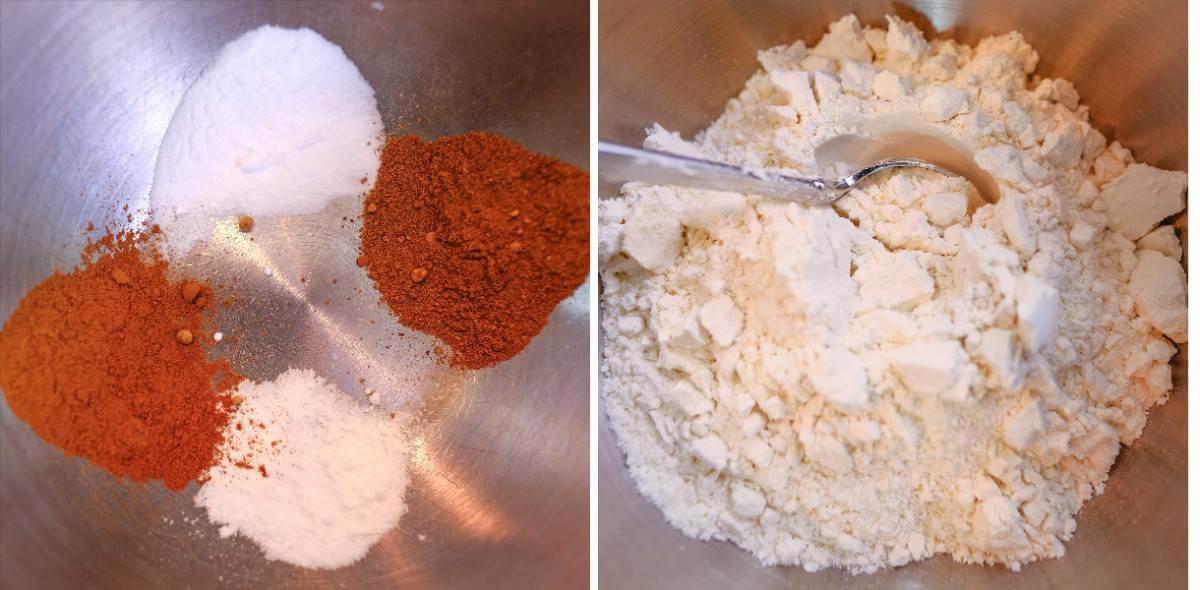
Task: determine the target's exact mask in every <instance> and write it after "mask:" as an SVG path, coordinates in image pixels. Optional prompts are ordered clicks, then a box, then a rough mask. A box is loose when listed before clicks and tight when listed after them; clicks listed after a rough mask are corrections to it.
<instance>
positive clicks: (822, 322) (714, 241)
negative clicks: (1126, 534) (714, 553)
mask: <svg viewBox="0 0 1200 590" xmlns="http://www.w3.org/2000/svg"><path fill="white" fill-rule="evenodd" d="M888 21H889V24H888V27H887V29H886V30H881V29H874V28H869V27H862V26H861V25H860V24H859V23H858V21H857V20H856V19H855V18H854V17H853V16H848V17H846V18H844V19H842V20H839V21H838V22H837V23H834V24H833V25H831V26H830V31H829V34H828V35H827V36H826V37H825V38H824V39H822V40H821V42H820V43H818V44H817V46H816V47H815V48H813V49H811V50H809V49H807V48H806V47H805V46H804V45H803V44H802V43H796V44H793V45H789V46H782V47H776V48H773V49H769V50H766V51H763V52H760V54H759V61H760V62H761V63H762V65H763V67H764V70H763V71H760V72H759V73H757V74H755V75H754V76H753V77H751V79H750V80H749V81H748V82H747V84H746V87H745V89H744V90H743V91H742V92H741V94H739V95H738V97H737V98H734V99H733V100H731V101H730V102H729V104H728V106H727V108H726V110H725V112H724V114H722V115H721V116H720V117H719V118H718V119H717V120H716V121H715V122H713V124H712V125H711V126H709V127H708V128H707V129H706V130H704V131H703V132H701V133H700V134H699V135H698V136H697V137H696V138H695V140H694V141H690V142H688V141H685V140H683V139H682V138H681V137H679V136H678V135H677V134H674V133H672V132H669V131H667V130H665V129H663V128H662V127H659V126H655V127H654V128H653V129H651V130H650V134H649V137H648V138H647V139H646V145H647V146H648V147H652V148H655V149H666V150H669V151H674V152H677V153H682V154H688V155H700V156H704V157H709V158H713V159H717V160H721V161H725V162H729V163H731V164H735V165H740V166H747V167H751V168H766V169H770V170H783V171H788V172H792V173H799V174H814V173H816V172H817V170H816V163H815V160H814V155H813V154H814V148H815V146H816V145H818V144H820V143H821V142H823V141H824V140H826V139H828V138H830V137H832V136H835V135H840V134H844V133H851V132H856V131H858V132H861V131H862V130H863V129H864V128H865V127H867V126H869V124H870V122H871V121H872V119H873V118H874V117H877V116H879V115H882V114H887V115H894V114H903V115H905V116H908V117H913V118H917V119H918V120H923V121H925V122H926V123H927V124H928V126H929V127H930V128H931V129H933V130H937V131H939V132H941V133H944V134H948V135H949V136H951V137H952V138H954V139H957V140H958V141H960V142H962V143H963V144H964V145H965V146H966V147H967V148H969V149H970V150H971V151H972V152H973V153H974V154H975V160H976V163H977V164H979V165H980V166H981V167H982V168H983V169H984V170H986V171H987V172H989V173H990V174H991V175H992V176H993V177H994V178H995V180H996V181H997V183H998V185H999V188H1000V193H1001V200H1000V201H999V202H998V203H996V204H991V205H984V206H982V207H980V208H978V209H977V210H975V211H973V212H969V211H968V206H967V205H968V195H969V193H970V192H971V191H972V190H973V189H972V187H970V186H969V185H968V184H967V183H966V182H965V181H963V180H962V179H959V178H952V177H946V176H941V175H937V174H934V173H929V172H926V171H921V170H904V171H896V172H891V173H887V174H884V175H881V176H879V177H878V178H872V180H871V181H869V182H867V183H866V184H865V185H864V186H862V187H861V188H858V189H855V190H853V191H851V192H850V193H849V194H848V195H847V196H846V197H844V198H843V199H842V200H840V201H839V202H838V203H837V204H836V205H835V207H834V208H811V209H810V208H803V207H800V206H798V205H796V204H789V203H781V202H772V201H769V200H763V199H761V198H758V197H754V196H746V195H737V194H728V193H714V192H705V191H698V190H691V189H683V188H667V187H655V186H646V185H641V184H629V185H626V186H625V187H624V188H623V191H622V193H623V194H622V196H621V197H620V198H616V199H612V200H605V201H602V202H601V206H600V235H599V239H598V241H599V250H600V258H601V264H602V270H601V280H603V281H604V289H603V296H602V304H603V310H604V314H603V329H604V333H605V342H606V344H605V358H604V362H603V369H602V370H603V375H604V380H603V391H602V393H603V398H604V400H605V407H606V409H607V412H608V416H609V418H610V422H611V424H612V427H613V429H614V431H615V433H616V434H617V438H618V441H619V443H620V445H621V447H622V448H623V450H624V451H625V453H626V459H627V463H628V466H629V470H630V473H631V474H632V476H633V478H634V480H635V481H636V483H637V486H638V489H639V490H640V491H641V493H642V494H643V495H645V496H646V497H648V498H649V499H650V500H651V501H652V502H654V503H655V504H656V505H658V506H659V508H661V509H662V511H663V513H664V515H665V516H666V518H667V520H668V521H669V522H670V523H671V524H673V525H674V526H676V527H678V528H680V529H681V530H682V531H683V532H685V533H686V534H688V535H690V536H693V537H697V538H700V539H719V540H729V541H732V542H734V543H736V544H738V545H739V546H741V547H743V548H745V549H746V550H748V551H750V552H752V553H753V554H754V555H755V556H757V557H758V558H759V559H760V560H761V561H762V562H763V563H765V564H786V565H801V566H803V567H804V568H805V569H807V570H810V571H811V570H818V569H822V568H826V567H842V568H847V569H849V570H851V571H853V572H856V573H863V572H871V571H874V570H876V569H878V568H881V567H891V566H900V565H903V564H905V563H908V562H911V561H915V560H920V559H925V558H928V557H930V556H933V555H935V554H941V553H946V554H950V555H951V556H953V557H954V558H955V559H957V560H960V561H964V562H970V563H989V564H991V563H999V564H1005V565H1007V566H1009V567H1012V568H1014V569H1017V568H1019V567H1020V566H1021V564H1024V563H1027V562H1029V561H1033V560H1036V559H1039V558H1044V557H1055V556H1060V555H1062V554H1063V552H1064V545H1063V543H1064V542H1065V541H1067V540H1069V539H1070V538H1071V536H1072V534H1073V533H1074V531H1075V526H1076V524H1075V518H1074V515H1075V513H1076V512H1078V511H1079V509H1080V507H1081V506H1082V504H1083V502H1084V501H1086V500H1087V499H1089V498H1091V497H1092V496H1094V495H1095V494H1098V493H1100V492H1101V491H1103V489H1104V483H1105V480H1106V479H1107V477H1108V470H1109V468H1110V467H1111V465H1112V463H1113V461H1114V459H1115V458H1116V456H1117V454H1118V452H1119V450H1120V446H1121V444H1129V443H1131V442H1132V441H1133V440H1134V439H1136V438H1137V437H1138V436H1139V435H1140V434H1141V432H1142V428H1143V426H1144V424H1145V421H1146V416H1147V412H1148V410H1149V409H1150V408H1152V407H1153V406H1155V405H1157V404H1160V403H1163V402H1164V401H1165V400H1166V399H1167V396H1168V395H1169V394H1170V390H1171V371H1170V367H1169V365H1168V362H1169V360H1170V359H1171V357H1172V355H1174V353H1175V347H1174V345H1173V344H1172V340H1174V341H1175V342H1184V341H1185V339H1186V280H1185V277H1184V273H1183V269H1182V267H1181V265H1180V262H1179V258H1180V253H1181V247H1180V246H1179V240H1178V238H1176V237H1175V234H1174V231H1173V229H1172V228H1170V227H1169V226H1164V227H1161V228H1158V229H1155V226H1157V225H1158V224H1159V223H1161V222H1162V220H1163V219H1164V218H1166V217H1168V216H1170V215H1172V214H1174V213H1177V212H1179V211H1180V210H1182V209H1183V207H1184V191H1185V186H1186V177H1185V176H1184V175H1183V174H1182V173H1178V172H1167V171H1162V170H1158V169H1155V168H1152V167H1149V166H1144V165H1141V164H1134V163H1133V159H1132V156H1131V155H1130V154H1129V152H1128V150H1126V149H1125V148H1123V147H1122V146H1121V145H1120V144H1119V143H1117V142H1113V143H1111V144H1109V145H1107V146H1106V145H1105V141H1104V138H1103V136H1102V135H1100V134H1099V133H1098V132H1097V131H1096V130H1095V129H1093V128H1092V127H1091V126H1090V125H1089V124H1088V110H1087V107H1086V106H1082V105H1080V104H1079V96H1078V94H1077V93H1076V92H1075V90H1074V88H1073V87H1072V86H1071V84H1070V83H1069V82H1066V81H1062V80H1039V79H1037V78H1033V79H1031V74H1032V72H1033V71H1034V69H1035V68H1036V65H1037V54H1036V53H1035V52H1034V51H1033V49H1032V48H1031V47H1030V46H1029V45H1028V44H1027V43H1026V42H1025V41H1024V39H1023V38H1022V37H1021V36H1020V35H1019V34H1017V33H1010V34H1007V35H1001V36H997V37H991V38H988V39H985V40H983V41H982V42H981V43H980V44H979V45H978V46H977V47H975V48H972V47H969V46H966V45H962V44H959V43H956V42H954V41H949V40H932V41H927V40H925V39H924V38H923V37H922V36H921V34H920V33H919V32H918V31H917V29H916V28H915V27H913V26H912V25H911V24H909V23H906V22H904V21H902V20H899V19H896V18H889V19H888ZM1135 241H1136V243H1135Z"/></svg>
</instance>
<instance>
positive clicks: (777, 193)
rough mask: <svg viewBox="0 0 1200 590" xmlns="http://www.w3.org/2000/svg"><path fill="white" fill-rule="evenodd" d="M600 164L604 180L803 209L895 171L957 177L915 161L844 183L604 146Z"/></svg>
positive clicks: (884, 165)
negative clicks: (749, 197) (768, 200)
mask: <svg viewBox="0 0 1200 590" xmlns="http://www.w3.org/2000/svg"><path fill="white" fill-rule="evenodd" d="M596 149H597V151H598V153H597V160H596V164H597V165H598V166H599V167H600V172H599V173H600V174H602V175H603V176H604V177H605V178H607V179H609V180H612V181H615V182H620V181H629V180H636V181H639V182H646V183H650V184H670V185H675V186H686V187H691V188H698V189H707V190H715V191H727V192H735V193H749V194H756V195H763V196H768V197H774V198H777V199H782V200H785V201H794V202H796V203H800V204H802V205H828V204H830V203H833V202H834V201H836V200H838V199H839V198H841V196H842V195H844V194H846V192H847V191H849V190H850V189H852V188H854V186H855V185H857V184H858V183H860V182H862V181H864V180H866V179H867V178H869V177H870V176H871V175H872V174H875V173H876V172H882V171H884V170H889V169H892V168H924V169H926V170H933V171H935V172H941V173H943V174H953V172H950V171H949V170H945V169H943V168H941V167H939V166H937V165H936V164H931V163H929V162H926V161H924V160H917V159H913V158H892V159H888V160H881V161H878V162H875V163H873V164H870V165H868V166H865V167H863V168H861V169H859V170H856V171H854V172H852V173H850V174H849V175H846V176H843V177H841V178H833V179H824V178H802V177H799V176H792V175H790V174H780V173H776V172H772V171H765V170H759V171H748V170H745V169H743V168H739V167H737V166H732V165H730V164H725V163H723V162H715V161H712V160H701V159H699V158H691V157H688V156H681V155H679V154H672V153H668V152H660V151H656V150H647V149H642V148H635V147H629V146H626V145H617V144H614V143H608V142H606V141H601V142H600V143H599V145H598V146H597V148H596Z"/></svg>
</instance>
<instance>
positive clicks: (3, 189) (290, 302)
mask: <svg viewBox="0 0 1200 590" xmlns="http://www.w3.org/2000/svg"><path fill="white" fill-rule="evenodd" d="M0 23H2V25H0V120H3V133H2V134H0V138H2V141H0V316H4V317H7V316H8V314H9V313H11V312H12V310H13V309H15V307H16V305H17V303H18V301H19V300H20V298H21V297H22V296H23V294H24V293H25V292H26V291H27V290H28V289H30V288H31V287H33V286H34V285H35V284H37V283H38V282H39V281H41V280H42V279H43V278H45V277H46V276H47V275H49V274H50V272H51V271H52V270H53V269H54V268H55V267H58V268H63V269H67V268H70V267H72V266H74V264H75V262H76V261H77V257H78V251H79V248H80V246H81V245H82V243H83V237H82V235H81V233H82V230H83V228H84V227H85V226H86V225H87V223H88V222H93V223H95V224H96V225H97V226H102V225H103V224H105V223H109V222H120V221H122V220H123V217H124V213H123V212H122V211H121V207H122V206H124V205H129V206H130V209H131V210H137V209H140V208H144V207H145V206H146V204H147V201H146V196H147V193H148V190H149V188H150V183H151V181H152V176H153V171H154V163H155V157H156V154H157V148H158V144H159V142H160V141H161V139H162V136H163V134H164V132H165V130H166V127H167V124H168V123H169V121H170V117H171V114H172V113H173V111H174V109H175V106H176V105H177V104H178V102H179V100H180V98H181V97H182V95H183V92H184V91H185V90H186V89H187V87H188V85H189V84H190V83H191V82H192V81H193V80H194V79H195V78H196V77H197V76H198V75H199V73H200V71H201V69H202V68H203V67H204V65H205V64H206V63H207V62H208V61H209V60H210V59H211V58H212V57H213V56H214V55H215V54H216V52H217V51H218V50H219V49H220V47H221V46H222V45H223V44H225V43H226V42H228V41H231V40H233V39H234V38H236V37H237V36H238V35H240V34H242V33H244V32H246V31H248V30H251V29H253V28H255V27H258V26H260V25H263V24H277V25H281V26H288V27H300V26H307V27H310V28H312V29H314V30H316V31H317V32H319V33H321V34H322V35H324V36H325V37H326V38H328V39H329V40H330V41H332V42H334V43H336V44H338V45H340V46H341V47H342V48H343V49H344V50H345V52H346V54H347V55H348V56H349V57H350V59H351V60H353V61H354V62H355V63H356V64H357V65H358V67H359V69H360V70H361V71H362V73H363V75H364V76H365V77H366V79H367V80H368V81H369V82H370V83H371V85H372V86H373V87H374V88H375V91H376V96H377V99H378V101H379V106H380V111H381V112H382V114H383V118H384V121H385V124H386V125H387V127H388V131H389V132H391V133H416V134H420V135H423V136H426V137H436V136H440V135H445V134H453V133H461V132H465V131H468V130H485V131H496V132H500V133H503V134H505V135H507V136H509V137H511V138H513V139H516V140H517V141H519V142H521V143H523V144H524V145H526V146H527V147H529V148H530V149H533V150H537V151H540V152H543V153H548V154H550V155H553V156H557V157H559V158H562V159H564V160H566V161H568V162H571V163H574V164H576V165H579V166H583V167H586V166H587V163H588V123H587V120H588V118H587V117H588V112H589V97H588V92H589V90H588V11H587V4H586V3H559V2H525V3H521V4H518V5H512V6H507V5H505V6H501V5H498V4H495V3H491V2H486V1H484V2H460V3H441V2H425V3H412V2H374V3H372V2H366V1H363V2H354V3H311V2H254V3H236V4H234V3H215V2H186V3H158V2H155V3H144V4H120V5H115V4H108V5H97V4H92V5H87V4H76V3H60V4H42V3H4V4H3V5H0ZM359 207H360V205H359V203H358V202H357V200H356V199H350V200H346V201H343V202H338V203H334V204H332V205H330V206H329V207H328V208H327V209H326V210H324V211H321V212H319V213H317V214H313V215H307V216H298V217H292V218H285V219H276V220H263V222H262V223H263V225H261V226H259V227H261V228H262V229H264V230H265V231H262V232H259V231H258V229H256V231H255V235H256V236H258V239H257V240H256V242H255V244H254V245H253V247H250V246H249V244H248V243H245V242H239V241H238V240H236V239H218V240H214V242H213V244H212V246H211V247H210V248H208V249H207V250H205V251H204V252H202V253H200V254H199V255H196V256H192V257H190V258H189V259H188V260H187V267H186V269H185V270H187V271H188V272H189V273H195V274H198V275H199V276H211V277H213V279H214V281H215V282H224V283H226V284H227V285H230V289H232V294H234V295H237V296H239V297H241V298H243V299H244V300H246V301H251V302H252V303H253V305H251V306H248V307H247V308H246V309H245V310H244V311H242V312H231V313H228V314H226V315H225V317H223V318H222V319H221V325H222V328H223V329H224V331H225V333H226V334H227V335H235V334H240V335H242V336H243V337H245V338H246V340H243V342H242V343H241V348H242V350H243V351H247V350H250V349H251V348H252V349H254V351H255V352H254V353H253V354H252V355H241V356H239V357H237V358H238V362H239V365H240V366H239V369H240V370H244V372H245V374H246V375H247V376H248V377H250V378H253V379H271V378H274V377H275V376H276V375H277V374H279V373H280V372H282V371H283V370H284V369H286V368H287V367H288V366H307V367H312V368H314V369H316V370H317V371H318V372H319V373H321V374H323V376H325V377H326V378H328V379H331V380H333V381H336V382H337V383H338V384H339V385H340V386H341V387H342V389H344V390H345V391H347V392H348V393H349V394H351V395H354V396H356V397H358V398H360V399H361V398H362V397H363V396H364V395H365V389H366V388H367V387H373V388H375V389H377V390H379V391H380V392H388V393H387V395H386V396H385V398H386V399H387V401H386V402H385V405H390V406H392V407H396V408H401V407H402V408H411V409H414V410H417V411H418V414H419V418H418V427H417V429H416V432H415V433H414V436H416V437H417V438H418V439H419V441H420V447H419V449H418V451H416V453H415V455H414V456H413V458H412V460H411V462H410V475H411V478H412V484H410V488H409V493H408V499H407V503H408V506H409V512H408V514H407V515H406V516H405V517H404V518H403V519H402V520H401V524H400V526H399V527H398V528H397V529H396V530H394V531H392V532H391V533H389V534H388V535H387V536H385V537H384V539H383V540H382V541H381V542H380V543H379V544H378V545H377V546H376V547H375V548H374V549H372V551H371V552H370V553H369V554H368V555H367V557H366V558H365V559H364V560H363V561H361V562H359V563H357V564H355V565H353V566H350V567H347V568H343V569H341V570H336V571H333V572H318V571H307V570H301V569H299V568H295V567H292V566H288V565H285V564H281V563H278V562H267V561H266V560H265V559H263V557H262V555H261V553H260V552H259V551H258V549H256V548H255V547H254V545H253V544H252V543H250V542H249V541H247V540H245V539H240V538H234V539H219V538H218V535H217V530H216V527H215V526H212V525H211V524H209V523H208V522H207V520H206V519H205V517H204V514H203V511H202V510H200V509H197V508H195V507H194V506H193V505H192V501H191V496H192V493H193V492H194V490H195V486H194V485H193V486H192V487H191V488H189V490H187V491H186V492H184V493H182V494H175V493H171V492H168V491H166V490H165V489H164V488H163V487H162V486H161V485H158V484H153V485H148V486H145V487H142V486H137V485H132V484H128V483H123V482H121V481H118V480H116V479H114V478H112V477H110V476H109V475H108V474H106V473H104V472H102V471H100V470H99V469H97V468H94V467H92V466H90V465H89V464H88V463H87V462H85V461H83V460H81V459H68V458H65V457H64V456H63V455H62V453H61V452H59V451H58V450H56V449H54V448H52V447H50V446H49V445H47V444H45V443H43V442H42V441H41V440H40V439H39V438H38V437H37V436H36V435H35V434H34V433H33V432H32V431H31V430H30V429H29V428H28V427H27V426H26V425H25V424H24V423H22V422H21V421H20V420H19V419H18V418H16V417H15V416H14V415H13V414H12V412H11V410H9V408H8V407H7V405H6V404H0V408H2V409H0V424H2V430H0V497H2V498H3V502H2V504H0V523H3V524H2V525H0V526H2V531H3V534H2V535H0V562H2V563H3V564H4V566H3V568H2V580H3V584H2V585H3V586H5V587H10V586H11V587H13V588H27V587H28V588H32V587H55V588H68V587H83V586H88V587H111V588H135V587H191V588H208V587H219V586H227V585H230V584H232V585H234V586H255V587H263V586H300V587H304V586H312V587H340V586H344V587H373V586H380V585H383V584H388V585H400V584H414V585H420V586H434V587H462V586H467V587H470V586H481V585H484V584H490V585H494V584H495V583H496V581H497V580H499V581H502V582H504V583H503V584H502V585H505V586H506V585H510V584H515V583H517V582H518V581H520V582H521V583H524V584H532V585H535V586H539V587H552V586H557V585H561V584H564V583H574V582H579V581H580V580H583V579H585V577H586V575H587V548H588V534H587V529H586V527H584V526H582V523H583V522H585V520H584V516H582V515H585V514H586V513H587V506H588V439H587V432H588V406H589V404H588V373H587V371H588V315H587V311H586V310H587V308H586V301H587V288H588V287H586V286H585V287H583V288H581V289H580V291H579V292H578V293H576V295H575V296H574V297H572V298H571V299H569V300H568V301H567V302H564V304H563V305H560V306H559V308H558V309H557V310H556V312H555V314H554V315H553V317H552V318H551V321H550V323H549V325H548V326H547V327H546V328H545V330H544V331H543V332H542V333H541V335H540V336H538V337H537V338H536V339H535V340H534V341H533V343H532V344H531V345H530V347H529V348H528V349H527V350H526V351H525V352H524V353H523V354H521V355H520V356H519V357H517V358H516V359H514V360H511V361H509V362H506V363H503V364H501V365H500V366H498V367H495V368H493V369H489V370H485V371H481V372H476V373H470V374H468V373H461V372H457V371H450V370H448V369H446V368H445V367H442V366H440V365H437V364H435V363H433V362H432V361H429V360H427V359H426V357H425V356H424V351H426V350H428V349H429V348H430V346H429V345H430V342H429V340H428V339H422V337H421V336H420V335H419V334H413V333H411V332H409V331H407V330H403V329H400V328H399V327H398V326H397V325H396V323H395V321H394V319H393V318H391V317H390V316H389V314H388V312H387V310H386V308H384V307H383V306H382V305H381V304H380V303H379V302H378V301H377V295H376V293H375V291H374V289H373V287H372V286H371V283H370V282H369V280H368V279H367V278H366V276H365V274H363V273H362V272H361V269H358V268H357V267H356V266H355V265H354V263H353V261H354V259H355V258H356V257H357V253H356V251H357V248H358V226H357V224H356V223H354V222H350V221H346V220H343V217H348V218H350V219H353V218H355V217H356V216H357V214H358V211H359ZM232 233H233V234H236V232H232ZM265 268H271V269H272V270H273V273H274V278H273V279H268V278H267V277H266V275H265V273H264V272H263V271H264V269H265ZM300 277H306V278H308V279H310V280H308V281H307V282H303V283H302V282H301V281H299V280H298V279H299V278H300ZM332 278H340V279H341V280H339V281H338V282H337V283H336V284H333V283H332V282H331V280H330V279H332ZM285 283H286V284H288V285H290V287H291V288H284V287H283V286H282V285H284V284H285ZM397 332H403V333H405V334H406V336H405V337H403V338H399V337H397V335H396V334H397ZM360 378H364V379H365V382H360V381H359V379H360ZM372 383H375V384H374V385H372Z"/></svg>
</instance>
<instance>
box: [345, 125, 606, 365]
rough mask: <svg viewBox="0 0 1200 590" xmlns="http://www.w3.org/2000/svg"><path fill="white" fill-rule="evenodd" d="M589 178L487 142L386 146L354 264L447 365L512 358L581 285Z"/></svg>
mask: <svg viewBox="0 0 1200 590" xmlns="http://www.w3.org/2000/svg"><path fill="white" fill-rule="evenodd" d="M588 186H589V181H588V175H587V173H586V172H584V171H582V170H580V169H578V168H576V167H574V166H571V165H568V164H565V163H563V162H561V161H559V160H557V159H555V158H551V157H548V156H543V155H540V154H536V153H534V152H531V151H529V150H527V149H525V148H524V147H522V146H521V145H520V144H518V143H516V142H514V141H511V140H509V139H507V138H505V137H503V136H501V135H497V134H494V133H479V132H471V133H466V134H463V135H455V136H449V137H443V138H440V139H438V140H436V141H432V142H426V141H424V140H422V139H421V138H419V137H416V136H405V137H398V138H397V137H393V138H389V139H388V141H387V144H386V145H385V146H384V149H383V154H382V162H381V164H380V169H379V175H378V177H377V180H376V183H375V187H374V189H373V190H372V191H371V193H370V194H369V195H368V196H367V199H366V203H365V205H364V212H365V215H364V222H363V226H362V230H361V236H362V246H361V256H360V257H359V259H358V264H359V266H365V267H366V269H367V271H368V273H369V275H370V277H371V278H372V279H373V280H374V281H375V286H376V287H377V288H378V289H379V292H380V293H381V296H382V299H383V301H384V302H385V303H386V304H387V305H388V306H389V307H390V308H391V310H392V312H393V313H394V314H395V315H396V317H397V318H398V319H399V321H400V322H401V323H402V324H404V325H406V326H409V327H411V328H414V329H417V330H420V331H422V332H425V333H427V334H430V335H432V336H435V337H437V338H438V339H440V340H442V341H443V342H445V343H446V344H447V345H449V346H450V349H451V353H452V354H451V357H450V364H451V365H452V366H456V367H461V368H466V369H480V368H484V367H489V366H492V365H495V364H497V363H499V362H501V361H504V360H507V359H509V358H512V357H513V356H516V355H517V354H518V353H519V352H521V350H522V349H524V348H525V346H526V345H528V344H529V342H530V340H532V339H533V337H534V336H536V335H537V334H538V332H540V331H541V330H542V327H543V326H545V325H546V320H547V319H548V318H549V316H550V313H551V312H552V311H553V310H554V308H555V306H556V305H558V303H559V302H560V301H562V300H563V299H565V298H566V297H568V296H570V295H571V293H572V292H573V291H574V290H575V289H576V288H578V287H579V286H580V285H581V284H582V283H583V281H584V279H585V278H586V277H587V273H588V245H589V228H590V226H589V219H588V214H589V208H588Z"/></svg>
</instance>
